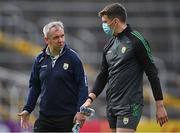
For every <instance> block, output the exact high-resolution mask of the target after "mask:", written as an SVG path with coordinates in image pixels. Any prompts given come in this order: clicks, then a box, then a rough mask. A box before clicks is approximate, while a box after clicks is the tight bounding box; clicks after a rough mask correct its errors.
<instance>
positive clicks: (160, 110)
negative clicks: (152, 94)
mask: <svg viewBox="0 0 180 133" xmlns="http://www.w3.org/2000/svg"><path fill="white" fill-rule="evenodd" d="M156 120H157V123H159V124H160V126H163V125H164V124H165V123H166V122H168V116H167V112H166V109H165V107H164V105H163V101H162V100H159V101H156Z"/></svg>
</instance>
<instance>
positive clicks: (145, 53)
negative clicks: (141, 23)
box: [135, 34, 163, 100]
mask: <svg viewBox="0 0 180 133" xmlns="http://www.w3.org/2000/svg"><path fill="white" fill-rule="evenodd" d="M136 37H137V41H136V43H135V55H136V58H137V60H138V61H139V63H140V65H141V66H142V67H143V69H144V71H145V73H146V75H147V77H148V80H149V82H150V85H151V88H152V92H153V96H154V98H155V100H162V99H163V94H162V90H161V85H160V80H159V77H158V71H157V68H156V66H155V64H154V60H153V57H152V52H151V49H150V47H149V43H148V42H147V40H145V39H144V38H143V37H142V36H140V35H137V34H136Z"/></svg>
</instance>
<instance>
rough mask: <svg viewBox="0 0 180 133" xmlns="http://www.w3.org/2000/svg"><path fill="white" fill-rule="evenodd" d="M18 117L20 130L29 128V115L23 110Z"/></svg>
mask: <svg viewBox="0 0 180 133" xmlns="http://www.w3.org/2000/svg"><path fill="white" fill-rule="evenodd" d="M18 116H20V117H21V128H24V129H27V128H29V127H30V124H29V117H30V113H29V112H28V111H26V110H24V111H22V112H21V113H18Z"/></svg>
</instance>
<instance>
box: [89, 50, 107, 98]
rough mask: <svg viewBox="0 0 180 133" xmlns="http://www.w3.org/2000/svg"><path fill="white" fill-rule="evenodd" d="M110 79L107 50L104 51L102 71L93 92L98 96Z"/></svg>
mask: <svg viewBox="0 0 180 133" xmlns="http://www.w3.org/2000/svg"><path fill="white" fill-rule="evenodd" d="M107 79H108V65H107V61H106V58H105V52H104V53H103V58H102V63H101V68H100V72H99V74H98V76H97V78H96V81H95V84H94V86H93V89H92V91H91V92H92V93H94V94H95V95H96V97H98V96H99V94H100V93H101V92H102V91H103V89H104V87H105V85H106V83H107Z"/></svg>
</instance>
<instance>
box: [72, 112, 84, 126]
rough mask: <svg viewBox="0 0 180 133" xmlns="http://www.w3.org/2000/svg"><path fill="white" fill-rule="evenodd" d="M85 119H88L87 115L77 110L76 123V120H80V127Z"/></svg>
mask: <svg viewBox="0 0 180 133" xmlns="http://www.w3.org/2000/svg"><path fill="white" fill-rule="evenodd" d="M85 120H86V117H85V115H84V114H83V113H81V112H77V113H76V115H75V116H74V123H76V121H78V123H79V124H80V127H82V126H83V125H84V122H85Z"/></svg>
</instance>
